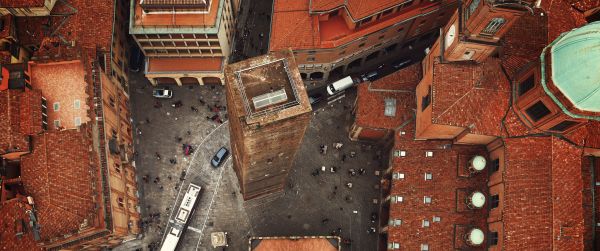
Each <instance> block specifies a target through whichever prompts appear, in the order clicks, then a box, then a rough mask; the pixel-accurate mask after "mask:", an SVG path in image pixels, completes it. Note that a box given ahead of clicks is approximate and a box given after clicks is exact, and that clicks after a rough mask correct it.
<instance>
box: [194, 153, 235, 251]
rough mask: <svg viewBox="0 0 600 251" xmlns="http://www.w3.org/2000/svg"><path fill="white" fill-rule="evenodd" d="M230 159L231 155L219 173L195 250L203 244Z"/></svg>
mask: <svg viewBox="0 0 600 251" xmlns="http://www.w3.org/2000/svg"><path fill="white" fill-rule="evenodd" d="M230 159H231V155H229V157H227V160H226V161H225V163H224V164H223V165H222V166H221V172H220V173H219V179H218V180H217V185H216V186H215V191H214V192H213V195H212V198H210V204H209V205H208V212H207V213H206V218H204V223H202V229H201V230H200V238H198V243H196V249H195V250H198V247H199V246H200V242H202V236H203V232H204V228H205V227H206V221H208V216H210V210H211V209H212V205H213V203H214V202H215V197H216V195H217V192H218V191H219V186H220V185H221V178H222V177H223V170H225V166H226V165H227V162H229V160H230Z"/></svg>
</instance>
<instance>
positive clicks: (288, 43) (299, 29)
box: [269, 0, 319, 51]
mask: <svg viewBox="0 0 600 251" xmlns="http://www.w3.org/2000/svg"><path fill="white" fill-rule="evenodd" d="M277 1H280V0H277ZM271 23H272V24H273V26H272V27H271V28H272V29H271V37H270V42H269V49H270V50H271V51H275V50H281V49H286V48H293V49H307V48H314V47H315V46H316V45H317V44H318V41H319V35H318V33H315V32H314V31H315V28H314V26H315V25H318V20H317V19H313V18H312V17H311V16H309V15H308V12H307V11H303V10H302V11H283V12H275V13H274V14H273V21H272V22H271Z"/></svg>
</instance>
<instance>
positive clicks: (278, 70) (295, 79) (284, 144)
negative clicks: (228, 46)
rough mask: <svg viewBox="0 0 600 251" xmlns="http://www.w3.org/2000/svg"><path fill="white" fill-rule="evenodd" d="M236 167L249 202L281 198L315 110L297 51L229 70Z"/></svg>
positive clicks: (228, 97) (279, 54) (228, 101)
mask: <svg viewBox="0 0 600 251" xmlns="http://www.w3.org/2000/svg"><path fill="white" fill-rule="evenodd" d="M225 73H226V80H227V85H226V87H227V107H228V112H229V114H228V115H229V123H230V131H231V148H232V153H233V167H234V169H235V172H236V174H237V177H238V179H239V182H240V188H241V192H242V194H243V196H244V200H249V199H253V198H257V197H260V196H264V195H268V194H272V193H276V192H281V191H283V189H284V185H285V183H286V179H287V174H288V173H289V171H290V169H291V167H292V163H293V162H294V158H295V156H296V152H297V151H298V149H299V147H300V143H301V142H302V139H303V137H304V132H305V131H306V128H307V127H308V124H309V123H310V118H311V111H312V108H311V106H310V104H309V101H308V96H307V94H306V89H305V88H304V85H303V84H302V80H301V79H300V74H299V72H298V68H297V65H296V63H295V61H294V58H293V54H292V52H291V51H289V50H288V51H282V52H274V53H270V54H267V55H265V56H260V57H255V58H252V59H248V60H245V61H241V62H238V63H235V64H232V65H228V66H227V68H226V71H225Z"/></svg>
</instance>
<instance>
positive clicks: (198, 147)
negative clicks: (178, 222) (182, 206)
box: [161, 121, 228, 243]
mask: <svg viewBox="0 0 600 251" xmlns="http://www.w3.org/2000/svg"><path fill="white" fill-rule="evenodd" d="M227 122H228V121H225V122H223V124H220V125H219V126H217V128H215V129H213V130H212V131H211V132H210V133H209V134H208V135H206V137H204V139H202V141H201V142H200V144H198V146H197V147H196V151H194V155H192V159H191V160H190V163H189V164H188V166H187V168H186V169H185V177H183V178H184V182H181V185H180V186H179V190H178V191H177V196H176V197H175V201H174V202H173V206H172V208H171V213H169V218H168V219H169V221H167V226H166V227H165V232H164V233H163V236H162V239H161V243H162V240H164V239H165V237H166V236H167V233H168V231H169V222H170V221H171V216H173V212H174V211H175V208H176V207H177V205H176V203H177V201H178V200H179V195H180V194H181V189H182V188H183V183H185V180H187V179H186V178H187V176H188V174H189V171H190V167H191V166H192V164H193V163H194V159H196V154H198V152H200V151H199V149H200V146H202V145H203V144H204V142H205V141H206V140H207V139H208V138H210V135H212V134H213V133H214V132H215V131H217V130H218V129H219V128H221V126H223V125H225V124H227ZM186 189H187V188H186Z"/></svg>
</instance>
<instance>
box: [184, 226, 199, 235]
mask: <svg viewBox="0 0 600 251" xmlns="http://www.w3.org/2000/svg"><path fill="white" fill-rule="evenodd" d="M187 229H188V230H192V231H194V232H196V233H199V234H202V231H201V230H200V229H197V228H195V227H192V226H188V227H187Z"/></svg>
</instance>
